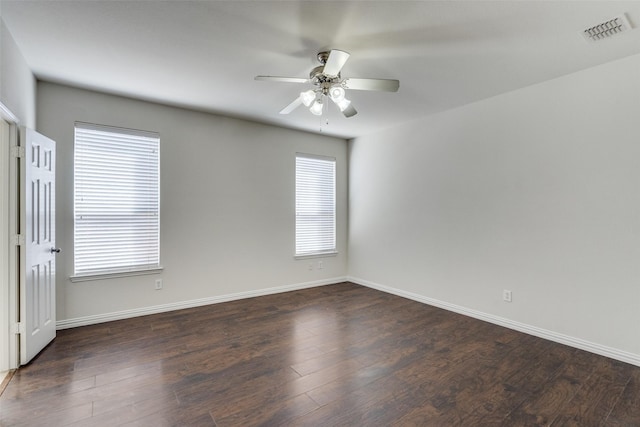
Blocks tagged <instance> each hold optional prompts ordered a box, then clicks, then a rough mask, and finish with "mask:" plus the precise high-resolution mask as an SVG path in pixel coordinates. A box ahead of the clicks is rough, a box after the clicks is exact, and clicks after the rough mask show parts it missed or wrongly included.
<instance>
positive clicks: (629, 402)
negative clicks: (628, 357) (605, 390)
mask: <svg viewBox="0 0 640 427" xmlns="http://www.w3.org/2000/svg"><path fill="white" fill-rule="evenodd" d="M627 367H629V365H627ZM628 370H629V371H630V377H629V381H628V382H627V383H626V385H625V388H624V391H623V392H622V395H621V396H620V398H619V399H618V401H617V402H616V404H615V406H614V407H613V409H612V411H611V413H610V414H609V416H608V417H607V420H606V423H605V425H607V426H614V427H618V426H627V427H628V426H640V369H639V368H636V367H631V368H629V369H628Z"/></svg>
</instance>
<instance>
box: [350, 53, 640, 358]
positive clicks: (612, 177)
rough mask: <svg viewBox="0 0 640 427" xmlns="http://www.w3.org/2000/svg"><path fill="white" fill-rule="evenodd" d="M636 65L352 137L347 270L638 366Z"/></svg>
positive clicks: (637, 61)
mask: <svg viewBox="0 0 640 427" xmlns="http://www.w3.org/2000/svg"><path fill="white" fill-rule="evenodd" d="M638 76H640V56H638V55H636V56H632V57H629V58H626V59H623V60H619V61H616V62H612V63H608V64H605V65H602V66H599V67H596V68H592V69H588V70H585V71H582V72H578V73H575V74H572V75H568V76H565V77H562V78H559V79H555V80H552V81H548V82H545V83H542V84H538V85H535V86H531V87H528V88H525V89H522V90H518V91H515V92H511V93H507V94H504V95H501V96H497V97H494V98H491V99H487V100H485V101H482V102H478V103H475V104H471V105H468V106H465V107H462V108H458V109H455V110H451V111H448V112H444V113H442V114H438V115H435V116H431V117H427V118H425V119H423V120H421V121H418V122H414V123H411V124H407V125H405V126H402V127H399V128H395V129H392V130H388V131H386V132H383V133H379V134H376V135H371V136H366V137H362V138H357V139H355V140H354V141H352V142H351V143H350V178H349V180H350V182H349V184H350V191H349V210H350V216H349V224H350V225H349V227H350V232H349V275H350V276H352V278H353V279H354V280H356V281H359V282H360V283H366V284H369V285H370V286H374V287H379V288H386V289H387V290H392V291H394V292H398V293H401V294H402V293H404V294H406V295H411V296H413V297H416V298H417V299H424V300H431V301H432V302H435V303H438V304H440V305H442V306H448V307H449V308H454V309H461V310H462V311H465V310H466V311H468V312H469V313H475V314H478V315H480V317H483V316H484V317H485V318H487V319H492V320H495V321H498V322H502V323H505V324H509V323H511V325H516V326H524V327H525V328H529V329H530V330H531V331H536V330H538V331H539V332H543V335H545V336H547V337H554V336H555V335H557V337H558V338H560V340H564V341H565V342H566V341H571V340H575V342H578V343H580V344H581V345H582V346H583V347H585V346H586V347H589V346H591V345H592V346H593V348H594V349H596V350H598V349H600V350H605V352H607V351H611V352H614V353H616V352H617V353H618V354H619V355H622V356H623V358H625V357H627V356H628V357H627V359H628V360H632V361H635V362H634V363H640V332H639V329H638V325H640V282H639V277H640V274H639V273H640V184H639V183H640V139H639V137H638V135H639V133H638V129H639V127H638V120H639V118H640V79H639V78H638ZM503 289H509V290H511V291H512V292H513V302H511V303H506V302H503V301H502V290H503Z"/></svg>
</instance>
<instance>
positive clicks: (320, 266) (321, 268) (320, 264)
mask: <svg viewBox="0 0 640 427" xmlns="http://www.w3.org/2000/svg"><path fill="white" fill-rule="evenodd" d="M323 269H324V262H323V261H318V270H323Z"/></svg>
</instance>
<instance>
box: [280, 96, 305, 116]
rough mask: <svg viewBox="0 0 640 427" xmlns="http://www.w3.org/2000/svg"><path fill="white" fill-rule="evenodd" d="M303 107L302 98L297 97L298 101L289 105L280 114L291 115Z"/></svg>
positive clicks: (295, 100)
mask: <svg viewBox="0 0 640 427" xmlns="http://www.w3.org/2000/svg"><path fill="white" fill-rule="evenodd" d="M301 105H302V99H300V97H297V98H296V99H294V100H293V102H292V103H291V104H289V105H287V106H286V107H284V108H283V109H282V110H280V114H289V113H290V112H292V111H293V110H295V109H296V108H298V107H299V106H301Z"/></svg>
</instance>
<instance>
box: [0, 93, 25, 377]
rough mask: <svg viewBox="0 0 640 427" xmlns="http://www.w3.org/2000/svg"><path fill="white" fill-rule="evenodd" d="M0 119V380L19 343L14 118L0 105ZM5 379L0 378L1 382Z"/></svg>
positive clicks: (15, 361)
mask: <svg viewBox="0 0 640 427" xmlns="http://www.w3.org/2000/svg"><path fill="white" fill-rule="evenodd" d="M0 120H2V126H3V127H5V126H7V127H8V137H6V135H7V133H6V132H5V131H3V132H2V135H0V178H1V180H0V182H2V184H1V186H0V267H2V268H0V271H1V272H2V273H0V313H3V315H2V316H0V349H3V351H0V377H1V376H2V373H3V372H5V371H10V370H12V369H17V368H18V366H19V361H20V358H19V351H20V345H19V344H20V343H19V340H18V335H17V334H16V332H17V331H16V330H15V325H16V324H17V322H18V320H17V319H18V312H19V310H18V307H19V305H18V301H19V300H18V295H19V293H18V292H19V289H18V281H17V280H16V279H17V274H18V269H17V252H16V251H17V249H18V248H17V246H15V245H13V244H12V237H11V236H13V235H15V234H17V218H18V208H19V205H18V204H17V201H18V199H17V198H18V188H17V185H18V181H17V178H18V175H17V174H16V172H17V163H16V162H17V159H15V158H14V157H13V155H12V148H11V147H14V146H16V145H17V143H18V124H19V121H18V119H17V117H16V116H15V115H14V114H13V113H11V111H10V110H9V109H8V108H7V107H6V106H5V105H4V104H2V103H1V102H0ZM3 379H4V378H0V382H1V381H2V380H3Z"/></svg>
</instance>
